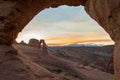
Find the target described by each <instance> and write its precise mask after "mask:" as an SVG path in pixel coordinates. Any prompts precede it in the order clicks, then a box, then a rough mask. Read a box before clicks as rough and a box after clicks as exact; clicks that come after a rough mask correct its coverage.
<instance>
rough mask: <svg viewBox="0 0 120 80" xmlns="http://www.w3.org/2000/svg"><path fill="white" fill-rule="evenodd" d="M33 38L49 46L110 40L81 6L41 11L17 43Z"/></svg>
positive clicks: (19, 36) (21, 34)
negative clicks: (43, 40) (43, 39)
mask: <svg viewBox="0 0 120 80" xmlns="http://www.w3.org/2000/svg"><path fill="white" fill-rule="evenodd" d="M33 34H34V35H33ZM32 35H33V36H32ZM35 36H36V37H37V38H38V39H39V38H45V39H46V40H47V42H48V43H49V44H59V45H60V44H68V43H74V42H75V43H76V42H89V41H91V42H95V41H100V42H102V41H103V40H110V37H109V36H108V34H107V33H106V32H105V31H104V30H103V29H102V28H101V27H100V26H99V25H98V24H97V23H96V22H95V21H94V20H93V19H91V18H90V17H89V16H88V15H87V13H86V12H85V11H84V8H83V7H81V6H79V7H68V6H61V7H58V8H54V9H53V8H49V9H45V10H43V11H42V12H40V13H39V14H38V15H36V16H35V17H34V18H33V20H32V21H30V22H29V24H27V26H26V27H25V28H24V30H23V31H22V32H21V33H20V34H19V35H18V38H17V41H21V40H25V41H28V40H29V39H30V38H32V37H33V38H36V37H35ZM71 38H73V39H71ZM58 42H59V43H58ZM103 42H105V41H103ZM108 42H109V41H108Z"/></svg>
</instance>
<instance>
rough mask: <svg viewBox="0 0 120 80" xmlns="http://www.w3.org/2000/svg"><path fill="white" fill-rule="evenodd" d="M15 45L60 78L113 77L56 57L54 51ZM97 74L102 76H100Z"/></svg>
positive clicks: (97, 79)
mask: <svg viewBox="0 0 120 80" xmlns="http://www.w3.org/2000/svg"><path fill="white" fill-rule="evenodd" d="M14 47H15V48H16V49H17V50H19V51H22V53H24V54H25V55H26V56H28V57H29V59H30V60H32V61H33V62H34V63H36V64H38V65H39V66H42V67H44V68H46V69H47V70H49V71H50V72H51V73H54V74H57V75H58V78H59V79H60V80H66V79H67V80H106V79H108V80H110V79H112V77H113V76H112V75H111V74H108V73H105V72H102V71H99V70H96V69H94V68H91V67H87V66H86V67H84V66H81V65H79V64H78V63H76V62H73V61H70V60H66V59H63V58H60V57H56V56H54V55H53V54H52V53H49V54H48V53H46V52H44V51H42V50H41V49H39V48H36V47H30V46H24V45H19V44H17V45H14ZM96 74H98V75H100V76H99V77H98V76H97V75H96ZM56 77H57V76H56ZM54 78H55V77H54ZM54 78H53V79H54ZM59 79H58V80H59ZM56 80H57V79H56Z"/></svg>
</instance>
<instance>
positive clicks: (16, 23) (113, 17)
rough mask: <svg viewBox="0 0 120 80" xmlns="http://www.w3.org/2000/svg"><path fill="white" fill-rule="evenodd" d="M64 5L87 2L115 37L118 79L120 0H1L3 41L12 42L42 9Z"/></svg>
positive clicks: (88, 8)
mask: <svg viewBox="0 0 120 80" xmlns="http://www.w3.org/2000/svg"><path fill="white" fill-rule="evenodd" d="M60 5H69V6H79V5H83V6H85V9H86V11H87V13H88V14H89V15H90V16H91V17H92V18H93V19H95V20H96V21H97V22H98V23H99V24H100V25H101V26H102V27H103V28H104V29H105V30H106V31H107V32H108V33H109V35H110V36H111V38H112V39H113V40H114V41H115V44H116V46H115V55H114V63H115V80H120V77H119V76H120V63H119V61H120V60H119V59H120V56H119V49H120V46H119V45H120V27H119V26H120V0H25V1H24V0H0V43H1V44H9V45H11V44H12V43H13V41H14V40H15V38H16V36H17V34H18V33H19V32H20V31H21V30H22V29H23V28H24V27H25V25H26V24H27V23H28V22H29V21H30V20H31V19H32V18H33V17H34V16H35V15H36V14H37V13H38V12H40V11H42V10H43V9H45V8H49V7H58V6H60Z"/></svg>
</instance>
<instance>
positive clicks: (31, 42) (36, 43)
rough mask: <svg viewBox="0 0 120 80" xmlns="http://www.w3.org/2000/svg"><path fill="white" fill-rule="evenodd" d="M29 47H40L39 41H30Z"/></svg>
mask: <svg viewBox="0 0 120 80" xmlns="http://www.w3.org/2000/svg"><path fill="white" fill-rule="evenodd" d="M28 45H30V46H35V47H39V40H37V39H30V40H29V43H28Z"/></svg>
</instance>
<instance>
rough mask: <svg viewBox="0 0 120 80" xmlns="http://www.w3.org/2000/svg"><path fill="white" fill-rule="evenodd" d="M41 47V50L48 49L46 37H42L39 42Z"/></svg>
mask: <svg viewBox="0 0 120 80" xmlns="http://www.w3.org/2000/svg"><path fill="white" fill-rule="evenodd" d="M39 47H40V48H41V50H44V51H47V50H48V49H47V44H46V43H45V40H44V39H41V40H40V42H39Z"/></svg>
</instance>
